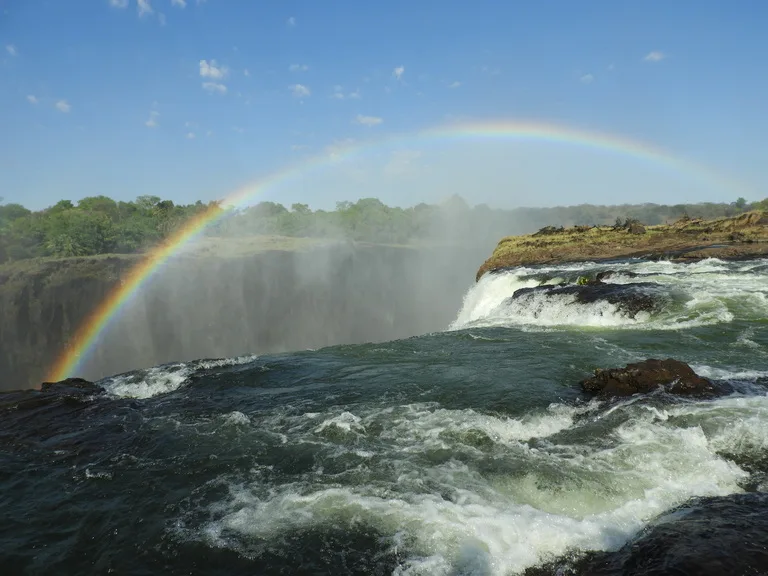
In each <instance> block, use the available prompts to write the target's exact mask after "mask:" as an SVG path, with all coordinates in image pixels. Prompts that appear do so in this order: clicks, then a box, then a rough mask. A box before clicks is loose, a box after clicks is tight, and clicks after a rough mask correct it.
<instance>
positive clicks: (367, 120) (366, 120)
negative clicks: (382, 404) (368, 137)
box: [355, 114, 384, 126]
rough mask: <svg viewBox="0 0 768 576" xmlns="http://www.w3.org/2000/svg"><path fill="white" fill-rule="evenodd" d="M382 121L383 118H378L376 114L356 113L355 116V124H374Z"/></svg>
mask: <svg viewBox="0 0 768 576" xmlns="http://www.w3.org/2000/svg"><path fill="white" fill-rule="evenodd" d="M382 122H384V119H383V118H379V117H378V116H363V115H362V114H358V115H357V117H355V124H360V125H361V126H376V125H378V124H381V123H382Z"/></svg>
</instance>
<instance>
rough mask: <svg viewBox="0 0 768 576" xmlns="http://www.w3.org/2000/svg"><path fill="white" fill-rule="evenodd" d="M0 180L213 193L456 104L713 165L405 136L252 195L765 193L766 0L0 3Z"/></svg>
mask: <svg viewBox="0 0 768 576" xmlns="http://www.w3.org/2000/svg"><path fill="white" fill-rule="evenodd" d="M0 8H1V9H2V10H3V13H2V15H0V48H2V52H0V196H2V197H4V198H5V201H6V202H21V203H23V204H25V205H27V206H29V207H32V208H42V207H44V206H47V205H50V204H52V203H54V202H56V201H57V200H58V199H61V198H69V199H72V200H76V199H78V198H81V197H83V196H89V195H95V194H107V195H109V196H112V197H114V198H120V199H132V198H135V197H136V196H137V195H140V194H155V195H158V196H161V197H163V198H170V199H172V200H174V201H176V202H190V201H193V200H196V199H198V198H199V199H203V200H210V199H214V198H222V197H225V196H226V195H227V194H228V193H230V192H231V191H232V190H234V189H236V188H238V187H240V186H242V185H243V184H245V183H247V182H249V181H252V180H255V179H257V178H259V177H263V176H265V175H267V174H269V173H272V172H275V171H279V170H283V169H284V168H285V167H286V166H290V165H294V164H295V165H298V166H301V163H302V162H303V160H304V159H305V158H307V157H310V156H313V155H317V154H324V153H327V152H328V151H329V150H331V149H333V147H334V146H338V145H339V144H343V143H347V144H352V145H360V144H363V143H366V142H374V141H377V140H379V139H381V138H385V137H387V136H388V135H392V134H409V133H416V132H418V131H419V130H422V129H425V128H429V127H434V126H437V125H441V124H444V123H447V122H453V121H456V120H459V119H462V120H467V121H469V120H472V119H483V120H492V119H500V118H504V119H519V120H530V119H539V120H546V121H548V122H553V123H561V124H564V125H568V126H572V127H576V128H580V129H587V130H597V131H601V132H609V133H612V134H617V135H621V136H623V137H627V138H634V139H640V140H643V141H645V142H649V143H652V144H655V145H658V146H660V147H663V148H664V149H666V150H669V151H672V152H674V153H675V154H676V155H679V156H681V157H685V158H687V159H689V160H691V161H694V162H696V163H698V164H701V165H704V166H706V167H708V168H709V169H710V170H713V171H716V172H718V173H719V174H721V175H723V177H724V179H725V180H727V181H728V182H731V183H732V182H738V185H733V186H730V185H724V184H722V182H721V181H718V182H717V183H714V182H710V181H701V179H700V178H697V177H693V176H691V175H690V174H685V173H677V172H676V171H675V170H671V171H670V170H668V169H662V168H661V167H657V166H653V165H649V164H648V163H647V162H640V161H637V160H633V159H616V158H612V157H606V155H604V154H599V153H595V152H594V151H592V152H589V151H585V150H584V149H580V148H579V147H578V146H571V147H568V146H565V147H564V146H562V145H556V144H549V145H542V144H541V143H538V144H530V145H529V144H526V143H520V142H516V143H512V142H488V143H483V142H477V141H473V142H462V141H461V140H460V139H459V140H458V141H456V142H454V143H452V144H451V146H439V145H435V143H434V142H426V141H419V139H412V138H408V137H402V138H399V139H396V140H395V141H394V143H393V144H390V145H387V147H385V148H376V150H377V153H376V154H369V155H363V156H362V157H356V158H354V159H351V160H350V161H348V162H344V163H340V164H339V165H334V166H332V167H328V166H326V167H325V168H324V169H323V170H321V171H319V172H318V171H315V172H306V173H303V172H301V171H298V172H297V174H298V175H299V176H300V177H298V178H296V179H294V180H293V181H291V182H287V183H285V184H284V185H283V186H277V187H273V188H271V189H267V190H266V191H265V192H264V193H263V194H262V195H261V196H259V197H258V198H255V199H254V200H255V201H256V200H260V199H269V200H276V201H280V202H283V203H286V204H290V203H291V202H294V201H302V202H308V203H309V204H310V205H312V206H313V207H328V206H333V205H334V203H335V201H337V200H345V199H350V200H355V199H357V198H359V197H365V196H378V197H380V198H381V199H382V200H384V201H385V202H388V203H394V204H401V205H409V204H414V203H416V202H419V201H422V200H423V201H436V200H439V199H440V198H442V197H445V196H447V195H448V194H451V193H459V194H462V195H463V196H464V197H465V198H467V199H468V200H470V202H488V203H490V204H491V205H495V206H504V207H509V206H515V205H553V204H573V203H579V202H600V203H620V202H643V201H655V202H665V201H666V202H678V201H697V200H716V201H717V200H724V201H731V200H733V199H735V197H736V196H740V195H744V196H747V197H748V198H749V199H759V198H763V197H765V196H768V172H767V171H766V169H765V165H766V160H768V106H767V105H766V103H767V102H768V74H766V72H765V71H766V63H765V57H766V55H767V54H768V34H766V30H768V3H763V2H757V1H746V0H744V1H739V0H737V1H731V2H724V1H722V2H714V1H709V0H700V1H683V0H680V1H677V2H668V1H656V0H646V1H644V2H639V1H632V2H628V1H627V2H622V1H616V2H610V1H607V0H605V1H585V2H568V1H565V0H563V1H558V2H556V1H546V0H543V1H541V2H511V1H510V2H501V1H484V0H475V1H473V2H458V1H454V0H440V1H438V0H424V1H419V2H413V1H405V0H402V1H401V0H396V1H388V2H360V1H346V0H345V1H335V2H330V1H329V2H317V1H303V2H246V1H241V2H235V1H233V0H228V1H224V0H205V1H200V0H186V1H182V0H141V1H140V2H139V1H137V0H94V1H89V2H86V1H77V2H63V1H58V0H9V1H6V2H5V3H2V4H0Z"/></svg>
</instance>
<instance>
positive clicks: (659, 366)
mask: <svg viewBox="0 0 768 576" xmlns="http://www.w3.org/2000/svg"><path fill="white" fill-rule="evenodd" d="M581 386H582V388H583V389H584V391H585V392H588V393H590V394H597V395H599V396H631V395H632V394H638V393H640V394H645V393H648V392H652V391H654V390H656V389H658V388H659V387H660V386H661V387H663V388H664V389H665V390H666V391H667V392H669V393H671V394H681V395H704V396H707V395H713V394H716V393H717V389H716V388H715V386H714V385H713V384H712V383H711V382H710V381H709V380H707V379H706V378H702V377H701V376H699V375H698V374H696V373H695V372H694V371H693V369H691V367H690V366H688V364H686V363H685V362H680V361H679V360H674V359H672V358H668V359H666V360H656V359H648V360H644V361H642V362H637V363H634V364H627V366H626V367H624V368H610V369H608V370H600V369H598V370H595V375H594V376H592V377H591V378H587V379H586V380H584V381H583V382H582V383H581Z"/></svg>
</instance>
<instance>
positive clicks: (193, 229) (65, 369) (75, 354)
mask: <svg viewBox="0 0 768 576" xmlns="http://www.w3.org/2000/svg"><path fill="white" fill-rule="evenodd" d="M472 139H478V140H489V139H502V140H518V141H531V142H536V141H539V142H546V143H553V144H563V145H572V146H578V147H582V148H587V149H593V150H596V151H601V152H607V153H612V154H616V155H619V156H626V157H630V158H636V159H639V160H644V161H648V162H651V163H653V164H658V165H662V166H666V167H669V168H671V169H673V170H676V171H681V172H689V173H692V174H695V175H697V176H698V177H703V178H705V179H707V180H711V181H715V182H717V181H720V182H723V183H725V181H724V180H723V179H722V177H721V176H719V175H717V174H715V173H714V172H711V171H710V170H708V169H707V168H705V167H703V166H700V165H697V164H694V163H691V162H688V161H686V160H683V159H681V158H678V157H676V156H674V155H672V154H670V153H668V152H666V151H664V150H662V149H660V148H657V147H655V146H652V145H650V144H647V143H643V142H640V141H637V140H632V139H629V138H624V137H620V136H616V135H612V134H605V133H600V132H592V131H586V130H581V129H575V128H571V127H567V126H563V125H558V124H551V123H546V122H530V121H528V122H520V121H506V120H504V121H499V120H496V121H488V122H471V123H459V124H449V125H444V126H440V127H437V128H431V129H428V130H424V131H421V132H416V133H411V134H407V135H402V134H401V135H393V136H390V137H388V138H383V139H380V140H376V141H372V142H367V143H363V144H352V145H348V146H347V147H345V148H338V149H336V150H334V151H333V152H332V153H327V154H323V155H319V156H315V157H312V158H309V159H305V160H304V161H302V162H300V163H298V164H294V165H291V166H289V167H288V168H286V169H283V170H280V171H278V172H275V173H273V174H272V175H269V176H267V177H266V178H263V179H261V180H257V181H255V182H252V183H249V184H247V185H246V186H243V187H242V188H240V189H238V190H236V191H235V192H233V193H232V194H230V195H229V196H227V197H226V198H225V199H224V201H223V203H222V205H224V206H232V207H236V206H238V205H241V204H245V203H246V202H247V201H248V200H250V199H252V198H253V197H255V196H256V195H258V194H261V193H263V192H265V191H267V190H269V189H270V188H273V187H275V186H277V185H278V184H282V183H284V182H287V181H289V180H290V179H292V178H296V177H301V176H304V175H306V174H307V172H310V171H312V170H315V169H318V168H322V167H325V166H330V165H332V164H333V163H335V162H337V161H340V160H345V161H346V160H350V159H354V158H356V157H357V156H358V155H362V154H365V153H368V152H371V151H372V150H375V149H379V148H381V147H384V146H387V145H391V144H403V143H405V142H410V141H418V142H422V141H427V142H428V141H432V140H435V141H441V142H442V141H446V140H449V141H450V140H462V141H466V140H472ZM728 185H729V186H731V187H733V184H728ZM227 213H229V211H227V210H221V209H219V208H217V207H211V208H209V209H207V210H206V211H204V212H202V213H200V214H199V215H197V216H195V217H193V218H192V219H191V220H190V221H188V222H187V223H186V225H185V226H184V227H183V228H182V229H180V230H178V231H177V232H176V233H175V234H174V235H173V236H172V237H170V238H169V239H167V241H166V242H165V243H164V244H162V245H161V246H159V247H157V248H155V249H154V250H152V251H151V252H150V253H148V254H147V256H146V257H145V258H144V259H143V260H142V261H141V262H140V263H139V264H137V265H136V266H135V267H134V268H133V269H131V270H130V271H129V273H128V275H127V277H126V278H124V279H123V280H122V282H121V283H120V285H119V286H118V287H117V288H115V290H114V291H113V292H112V293H111V294H109V295H108V296H107V297H106V298H105V299H104V300H103V301H102V302H101V303H99V305H98V306H97V307H96V309H95V310H94V311H93V312H92V313H91V314H90V316H89V317H88V318H87V319H86V320H85V322H83V323H82V324H81V325H80V327H79V328H78V330H77V331H76V333H75V335H74V337H73V338H72V339H71V341H70V342H69V343H68V344H67V345H66V346H65V349H64V350H63V351H62V353H61V355H60V356H59V358H58V359H57V360H56V362H55V364H54V365H53V366H52V368H51V369H50V371H49V378H48V379H49V380H52V381H58V380H62V379H64V378H67V377H69V376H71V375H72V374H74V373H75V372H76V370H77V369H78V368H79V366H80V365H81V363H82V362H83V361H84V360H85V358H86V357H87V356H88V354H89V353H90V352H91V351H92V350H93V349H94V348H95V346H96V344H97V343H98V341H99V336H100V335H101V334H102V333H103V332H104V330H106V329H107V327H108V326H109V324H110V322H111V321H112V320H113V319H114V318H116V317H118V316H119V315H120V312H121V310H122V309H123V308H124V307H125V305H126V303H127V302H128V301H129V300H130V299H131V297H132V296H133V295H134V294H136V293H137V292H138V291H139V290H140V289H141V287H142V286H143V285H144V284H145V283H146V282H147V281H148V280H149V279H150V278H151V277H152V276H153V275H154V274H155V273H156V272H157V271H158V270H159V269H160V268H161V267H162V265H163V264H164V263H165V262H167V261H168V260H169V259H170V258H171V257H172V256H173V255H174V254H176V253H177V252H178V251H179V249H180V248H181V247H183V246H184V245H185V244H187V243H188V242H190V241H191V240H192V239H194V238H195V237H197V236H199V235H200V234H201V233H202V231H203V230H204V229H205V228H206V227H207V226H208V225H209V224H211V223H212V222H215V221H216V220H218V219H220V218H222V217H223V215H225V214H227Z"/></svg>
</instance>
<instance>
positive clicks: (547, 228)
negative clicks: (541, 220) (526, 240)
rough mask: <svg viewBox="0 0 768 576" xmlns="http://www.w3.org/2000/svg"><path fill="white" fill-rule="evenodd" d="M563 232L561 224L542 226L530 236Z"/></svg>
mask: <svg viewBox="0 0 768 576" xmlns="http://www.w3.org/2000/svg"><path fill="white" fill-rule="evenodd" d="M564 232H565V228H563V227H562V226H560V227H555V226H544V228H541V229H540V230H539V231H538V232H534V233H533V234H531V236H551V235H552V234H562V233H564Z"/></svg>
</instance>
